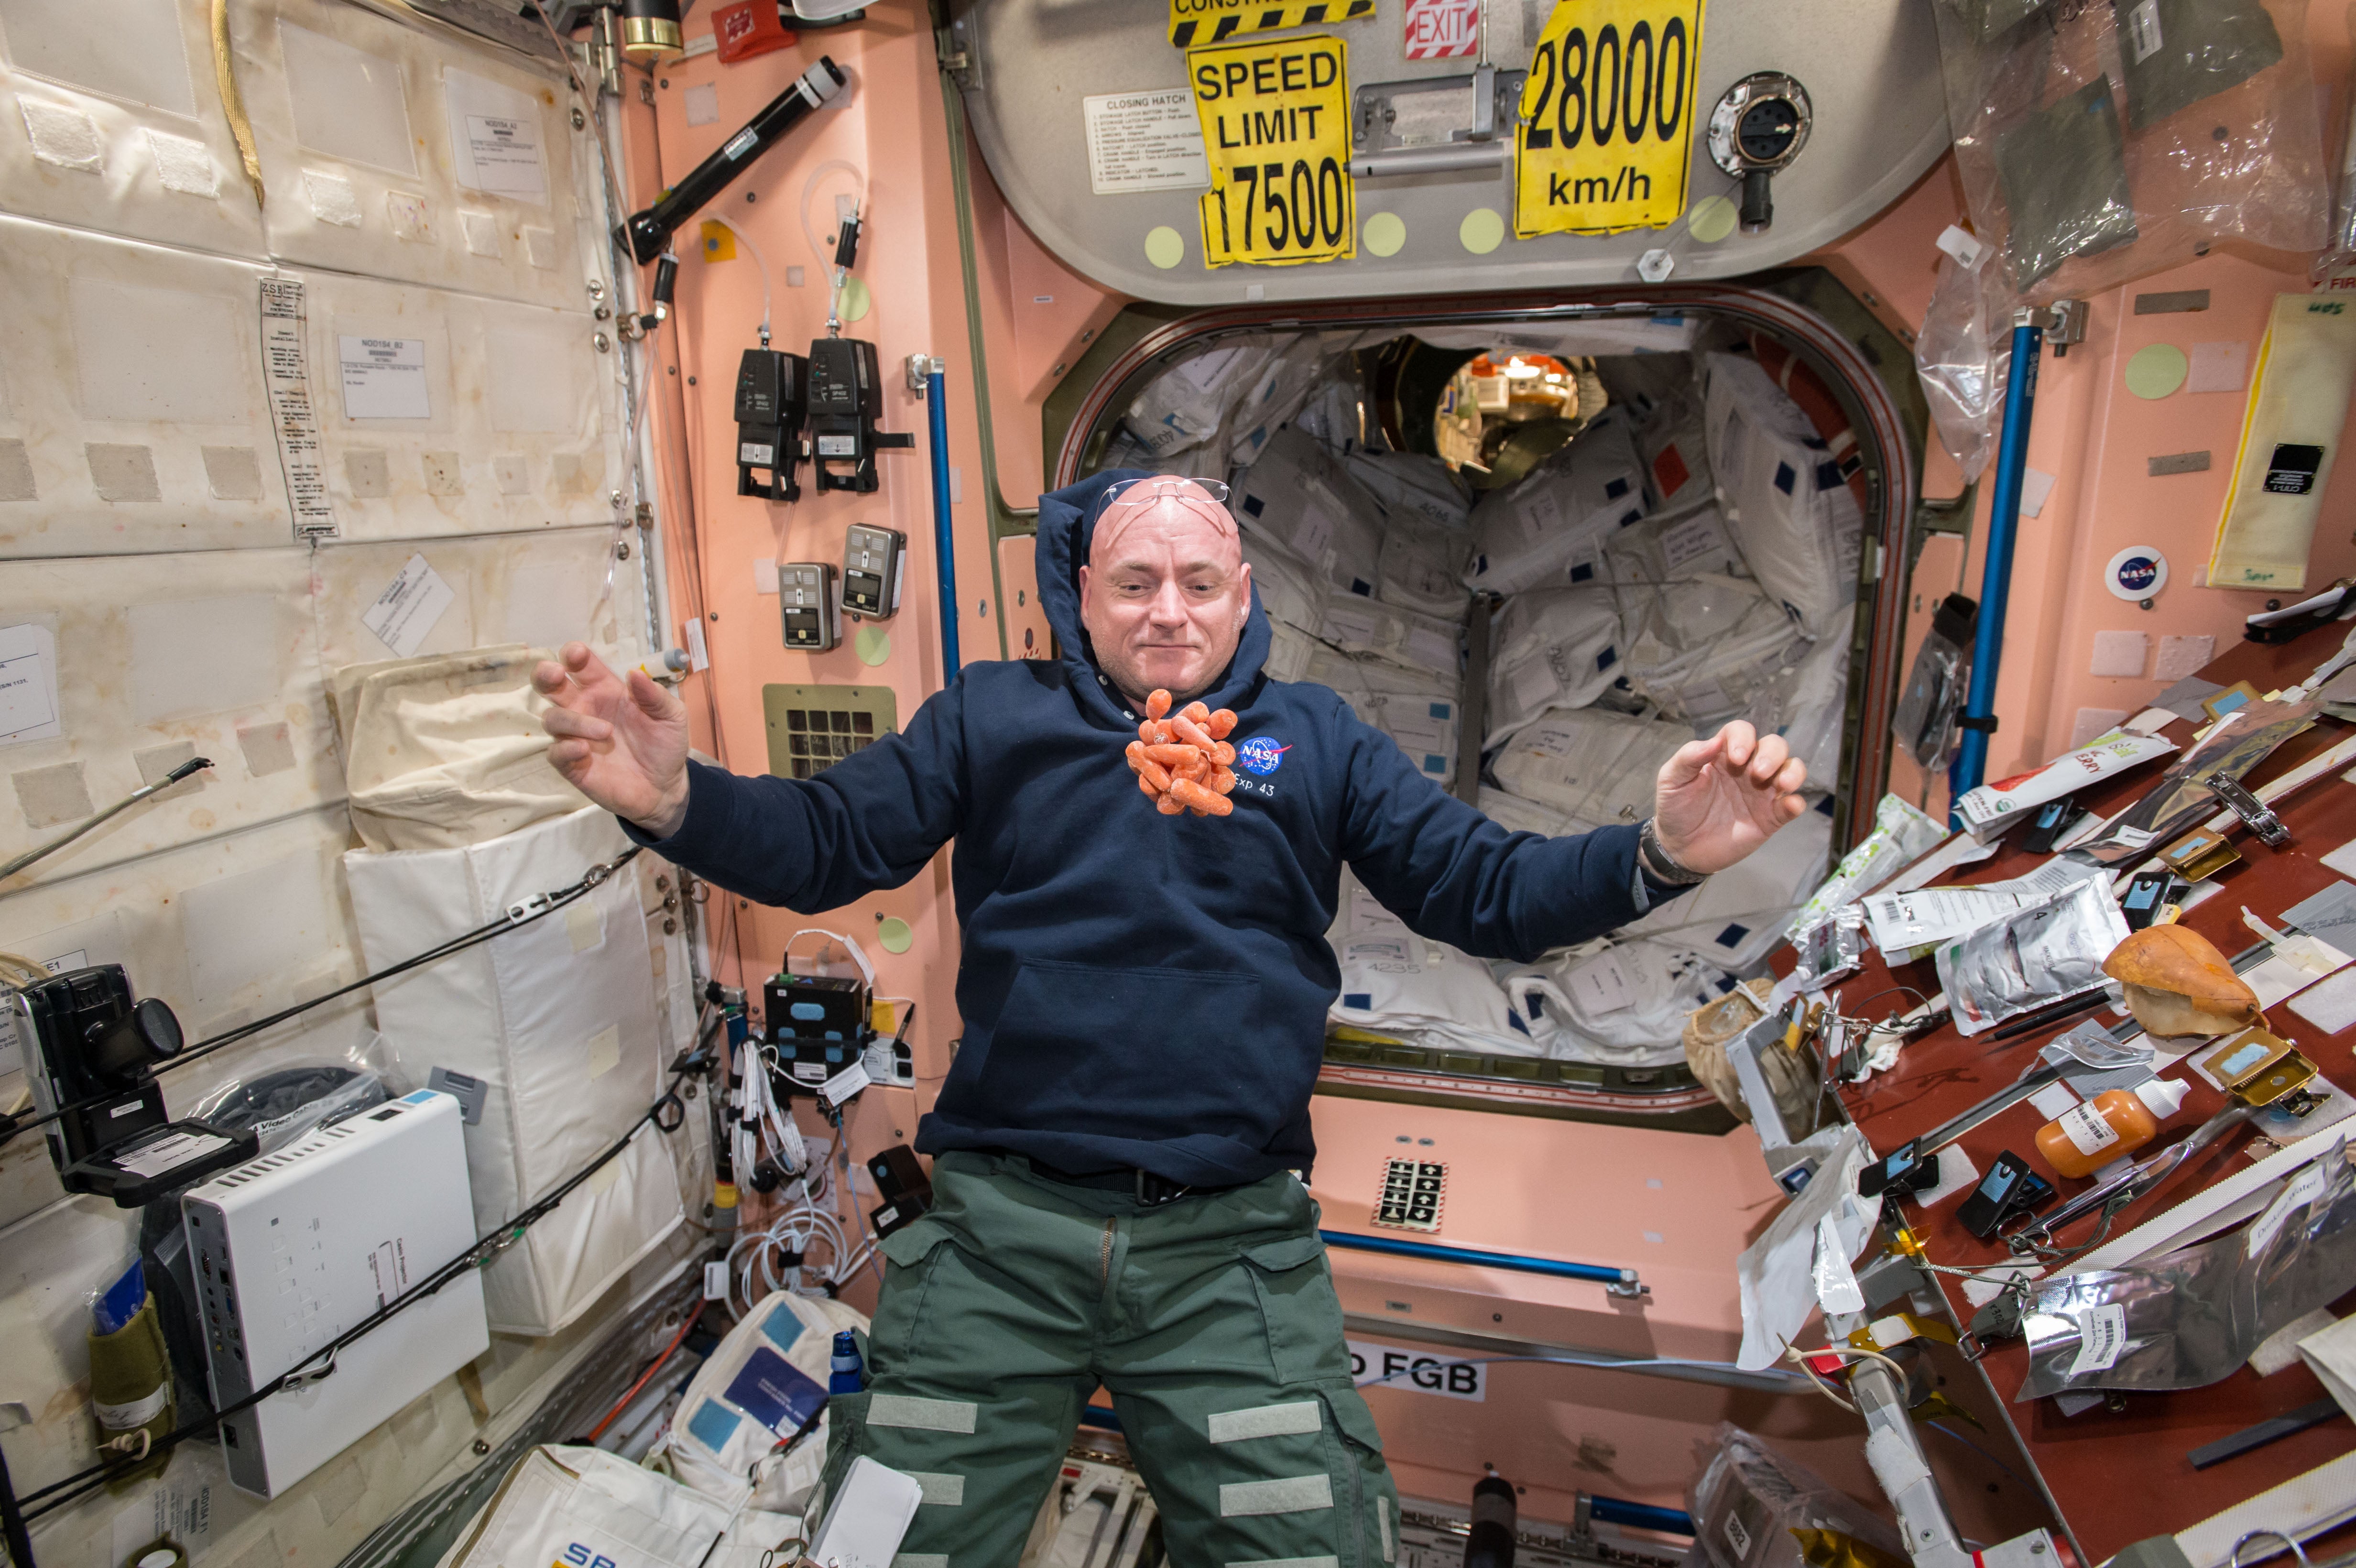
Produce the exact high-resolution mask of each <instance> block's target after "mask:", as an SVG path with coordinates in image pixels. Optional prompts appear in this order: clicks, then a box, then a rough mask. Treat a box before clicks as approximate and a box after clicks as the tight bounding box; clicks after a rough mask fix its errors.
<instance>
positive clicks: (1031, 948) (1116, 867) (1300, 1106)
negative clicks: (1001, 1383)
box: [633, 471, 1649, 1185]
mask: <svg viewBox="0 0 2356 1568" xmlns="http://www.w3.org/2000/svg"><path fill="white" fill-rule="evenodd" d="M1127 476H1130V475H1128V474H1127V473H1126V472H1125V471H1123V472H1113V473H1107V474H1101V475H1097V476H1096V477H1095V478H1092V479H1089V480H1087V481H1085V482H1083V483H1081V484H1078V485H1072V486H1070V487H1069V488H1067V489H1064V490H1059V491H1056V492H1055V493H1053V494H1051V495H1047V496H1042V497H1041V498H1040V503H1039V540H1038V555H1037V560H1038V572H1039V600H1040V603H1041V605H1042V606H1043V607H1044V609H1045V611H1046V613H1047V619H1048V622H1049V624H1052V625H1053V626H1054V627H1055V635H1056V637H1057V638H1058V639H1059V641H1060V644H1061V646H1062V649H1063V656H1062V658H1061V659H1060V660H1053V661H1050V660H1025V659H1017V660H1012V661H1009V662H1002V663H983V664H970V665H968V666H966V667H965V668H964V670H963V671H962V672H960V674H959V675H958V678H957V680H956V681H955V682H954V683H953V684H952V685H951V686H950V687H949V688H948V690H946V691H943V692H940V693H938V694H937V695H936V696H934V697H932V698H930V699H927V700H926V702H925V704H924V705H923V706H922V707H921V708H919V709H917V710H916V714H915V716H914V717H913V718H912V719H911V720H909V722H908V724H907V727H906V729H905V732H904V733H902V734H899V735H894V736H891V737H888V738H886V739H885V740H883V741H879V742H877V743H875V744H873V745H871V746H869V747H868V748H867V749H866V750H864V751H862V752H857V753H855V754H854V755H852V756H850V757H848V758H845V759H844V760H843V761H841V762H839V763H835V764H834V765H833V766H832V767H830V768H829V769H827V770H826V771H825V772H824V773H819V775H818V776H816V777H815V778H811V779H809V780H806V781H795V780H791V779H779V778H773V777H759V778H746V777H740V776H737V775H735V774H732V773H726V772H723V771H722V770H720V769H717V768H711V767H706V766H704V765H702V764H701V763H691V764H690V769H691V782H690V787H689V794H688V812H687V819H686V821H685V822H684V823H683V824H682V825H681V826H680V830H679V832H678V833H677V834H676V835H675V836H674V837H670V838H669V839H665V840H660V841H653V840H648V839H647V838H646V837H645V836H644V835H643V834H637V833H635V832H634V834H633V837H637V838H638V839H639V841H640V842H648V843H651V844H652V847H653V848H655V849H656V850H657V851H658V852H659V853H660V854H662V855H664V856H666V857H668V858H669V859H671V860H673V861H676V862H677V863H678V864H680V865H681V866H684V867H686V868H687V869H690V870H691V871H693V872H695V873H696V874H698V875H699V876H703V877H707V878H709V879H711V880H712V881H713V882H716V883H718V884H719V885H720V886H721V887H723V888H727V889H729V890H731V891H734V892H736V893H738V894H740V895H742V896H744V897H746V898H752V899H757V900H759V901H762V902H763V903H767V904H783V905H785V906H786V907H787V908H789V909H792V910H795V911H798V912H802V913H805V914H816V913H818V912H821V911H825V910H830V909H835V908H837V907H839V906H841V905H842V904H846V903H849V902H850V901H852V900H854V899H856V898H859V897H860V896H862V894H865V893H869V892H872V891H875V890H877V889H879V888H896V887H898V886H900V885H901V884H902V883H904V882H906V881H907V880H910V879H911V878H913V877H915V876H916V874H917V872H919V871H920V870H922V869H924V868H925V866H926V863H927V862H928V861H930V860H931V859H932V858H933V855H934V854H935V852H936V851H937V850H938V849H939V848H941V846H942V845H944V844H946V843H948V841H949V840H950V839H952V838H954V839H956V840H957V848H956V850H955V852H954V854H953V857H952V872H953V878H952V880H953V885H954V888H955V891H956V897H957V914H958V924H959V926H960V928H961V929H962V931H963V933H964V952H963V955H962V956H961V959H960V962H959V965H958V983H957V999H958V1012H959V1014H960V1015H961V1016H962V1018H963V1019H964V1038H963V1040H962V1041H961V1042H960V1044H959V1046H958V1051H957V1055H956V1060H955V1061H954V1063H953V1064H952V1066H951V1067H950V1070H949V1074H948V1081H947V1082H946V1083H944V1084H943V1085H942V1088H941V1093H940V1099H939V1102H938V1104H937V1105H936V1106H935V1108H934V1110H933V1112H932V1113H931V1114H930V1115H927V1116H926V1117H925V1118H924V1120H923V1123H922V1124H921V1125H920V1127H919V1130H918V1132H917V1135H916V1147H917V1148H918V1149H919V1150H921V1151H922V1152H924V1153H926V1154H938V1153H940V1152H942V1151H943V1150H946V1149H1002V1150H1008V1151H1011V1152H1013V1153H1017V1154H1024V1155H1030V1156H1033V1157H1036V1158H1038V1159H1040V1160H1043V1161H1044V1162H1045V1163H1047V1164H1049V1165H1051V1166H1054V1167H1055V1168H1061V1169H1064V1170H1067V1171H1073V1172H1078V1173H1086V1172H1093V1171H1101V1170H1110V1169H1118V1168H1124V1167H1137V1168H1143V1169H1146V1170H1150V1171H1151V1172H1153V1173H1154V1174H1156V1175H1158V1176H1162V1177H1164V1178H1167V1179H1171V1180H1173V1181H1180V1182H1187V1183H1194V1184H1200V1185H1215V1184H1224V1183H1232V1182H1244V1181H1252V1180H1256V1179H1258V1178H1260V1177H1264V1176H1268V1175H1270V1174H1272V1173H1274V1172H1276V1171H1279V1170H1282V1169H1286V1168H1301V1169H1303V1170H1305V1169H1306V1168H1307V1167H1308V1165H1309V1163H1310V1159H1311V1157H1312V1155H1313V1153H1314V1152H1315V1151H1314V1146H1313V1145H1312V1141H1311V1137H1310V1128H1309V1096H1310V1091H1311V1089H1312V1087H1313V1086H1314V1084H1315V1082H1316V1078H1317V1070H1318V1064H1319V1062H1320V1061H1321V1060H1322V1059H1323V1051H1324V1036H1325V1011H1326V1008H1328V1007H1329V1006H1330V1005H1331V1004H1332V1003H1333V998H1334V996H1335V994H1336V991H1337V988H1338V984H1339V979H1340V972H1339V969H1338V967H1337V965H1335V962H1334V958H1333V949H1332V948H1331V947H1329V946H1328V945H1327V944H1326V941H1325V932H1326V928H1327V927H1328V926H1330V925H1331V924H1332V923H1333V913H1334V901H1335V899H1336V897H1337V894H1338V884H1339V879H1340V876H1341V871H1342V867H1343V865H1344V863H1345V862H1346V863H1347V864H1348V865H1349V866H1350V867H1351V868H1352V869H1355V871H1356V873H1357V875H1358V879H1359V880H1360V881H1362V882H1364V883H1365V886H1366V888H1367V890H1368V891H1371V892H1372V893H1373V894H1374V895H1375V897H1376V898H1377V899H1379V900H1381V901H1382V903H1383V904H1384V906H1385V907H1386V908H1387V909H1389V910H1391V911H1392V912H1394V913H1396V914H1398V916H1399V917H1400V918H1401V919H1403V920H1405V921H1406V922H1407V923H1408V925H1409V926H1411V927H1413V928H1414V929H1415V930H1417V931H1418V932H1420V933H1423V934H1425V935H1427V936H1430V937H1433V938H1436V939H1437V940H1439V941H1441V942H1446V943H1450V944H1453V945H1455V946H1457V947H1461V948H1462V949H1464V950H1465V951H1466V952H1468V953H1472V954H1475V955H1480V956H1483V957H1499V958H1510V959H1515V960H1527V959H1530V958H1533V957H1536V956H1537V955H1538V954H1539V953H1541V952H1544V951H1545V950H1546V949H1547V948H1550V947H1560V946H1563V945H1564V944H1569V943H1574V942H1580V941H1584V940H1586V939H1587V938H1589V937H1591V936H1595V935H1597V934H1600V933H1602V932H1605V931H1609V930H1611V929H1612V927H1614V926H1617V925H1622V924H1625V923H1627V922H1629V921H1631V920H1633V919H1634V918H1635V917H1636V916H1637V915H1638V914H1639V913H1640V912H1641V911H1640V910H1639V908H1638V905H1637V900H1638V898H1639V896H1640V894H1639V892H1638V890H1637V882H1636V871H1635V856H1636V829H1635V828H1633V827H1606V828H1603V829H1601V830H1600V831H1598V832H1594V833H1590V834H1586V835H1583V836H1581V837H1569V838H1546V837H1540V836H1538V835H1537V834H1534V833H1509V832H1507V831H1506V830H1505V829H1504V828H1503V827H1498V826H1497V825H1496V824H1495V823H1494V822H1491V821H1490V820H1489V819H1488V818H1487V817H1485V816H1482V815H1481V814H1480V813H1479V812H1478V811H1475V810H1474V809H1473V808H1472V806H1470V805H1465V804H1464V803H1463V802H1462V801H1461V800H1458V799H1456V798H1455V797H1454V796H1452V795H1449V794H1447V793H1446V792H1445V791H1443V790H1442V789H1441V788H1440V786H1439V785H1438V784H1434V783H1433V782H1432V781H1431V780H1430V779H1429V778H1427V777H1425V776H1424V775H1423V774H1422V773H1419V772H1418V771H1417V770H1416V768H1415V766H1414V764H1412V763H1410V762H1409V761H1408V758H1407V756H1406V754H1405V753H1404V752H1401V751H1400V750H1399V749H1398V745H1396V744H1395V743H1394V742H1393V741H1391V740H1390V738H1389V737H1388V736H1387V735H1385V734H1384V733H1382V731H1378V730H1376V729H1373V728H1370V727H1369V726H1367V725H1366V724H1365V723H1362V722H1361V721H1360V720H1358V719H1357V717H1356V716H1355V715H1354V714H1353V713H1352V712H1351V711H1350V709H1349V706H1348V705H1347V704H1346V703H1344V701H1343V700H1342V699H1340V698H1339V697H1337V696H1335V695H1334V694H1333V691H1332V690H1330V689H1329V688H1325V687H1323V686H1312V685H1308V684H1305V683H1294V682H1286V681H1278V680H1270V679H1269V678H1268V677H1266V676H1264V675H1263V674H1262V673H1261V669H1260V667H1261V663H1262V661H1263V660H1264V659H1265V658H1266V657H1267V655H1268V650H1269V623H1268V616H1267V614H1266V613H1265V612H1264V611H1263V609H1262V608H1261V605H1260V603H1259V602H1258V592H1257V591H1255V592H1254V595H1253V604H1252V611H1251V617H1250V620H1249V622H1248V624H1247V626H1246V628H1245V631H1244V635H1243V640H1242V643H1241V645H1240V646H1238V647H1237V650H1236V656H1235V660H1234V662H1233V663H1231V664H1230V665H1229V666H1228V667H1227V668H1226V671H1225V672H1223V673H1222V674H1221V675H1220V677H1219V678H1218V680H1217V682H1216V684H1215V687H1214V688H1213V689H1212V690H1210V691H1209V692H1207V693H1205V694H1204V698H1203V700H1204V701H1205V702H1207V703H1209V704H1210V705H1211V706H1212V707H1213V708H1232V709H1235V711H1236V713H1237V720H1238V721H1237V725H1236V729H1235V731H1234V733H1233V734H1232V735H1230V736H1229V737H1228V738H1229V740H1231V741H1233V742H1235V744H1236V748H1237V753H1238V756H1237V767H1236V778H1237V783H1236V790H1235V794H1234V795H1233V796H1232V799H1233V800H1234V803H1235V811H1234V815H1232V816H1225V817H1219V816H1205V817H1197V816H1192V815H1186V816H1162V815H1161V814H1160V813H1159V812H1158V811H1157V810H1156V809H1155V807H1154V803H1153V802H1152V801H1151V800H1150V799H1149V798H1147V797H1146V795H1144V794H1143V793H1142V792H1141V790H1140V789H1139V788H1138V784H1137V778H1136V775H1135V774H1133V773H1130V769H1129V764H1128V763H1127V761H1126V760H1125V758H1124V757H1123V755H1122V750H1123V748H1124V747H1125V746H1126V745H1127V744H1128V743H1129V742H1130V741H1131V740H1134V739H1135V738H1136V735H1137V725H1138V720H1139V717H1140V716H1139V715H1137V714H1133V713H1131V712H1130V711H1129V709H1128V705H1127V702H1126V699H1123V698H1122V697H1121V695H1120V693H1119V690H1118V688H1114V687H1113V686H1111V685H1110V684H1109V683H1108V682H1107V680H1106V679H1105V677H1103V676H1102V675H1100V674H1099V673H1098V670H1097V667H1096V666H1095V664H1094V663H1093V662H1092V661H1091V657H1090V654H1089V645H1088V641H1087V635H1086V634H1085V633H1084V632H1083V631H1082V630H1081V626H1080V604H1079V586H1078V575H1077V574H1078V569H1079V567H1080V565H1081V564H1082V563H1083V562H1084V561H1085V560H1087V547H1088V539H1089V537H1090V535H1091V534H1092V532H1093V531H1094V528H1095V523H1096V516H1097V513H1098V511H1100V510H1101V509H1102V504H1103V496H1104V492H1105V489H1106V487H1107V486H1108V485H1109V484H1110V483H1111V482H1112V481H1114V480H1116V479H1119V478H1122V477H1127ZM1647 891H1649V890H1647Z"/></svg>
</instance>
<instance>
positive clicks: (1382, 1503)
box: [1375, 1497, 1398, 1563]
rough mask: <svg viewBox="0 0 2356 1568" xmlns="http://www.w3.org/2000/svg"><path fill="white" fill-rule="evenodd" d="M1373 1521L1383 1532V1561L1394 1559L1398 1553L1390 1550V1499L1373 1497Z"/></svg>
mask: <svg viewBox="0 0 2356 1568" xmlns="http://www.w3.org/2000/svg"><path fill="white" fill-rule="evenodd" d="M1375 1523H1376V1525H1378V1526H1380V1527H1381V1529H1382V1532H1383V1561H1384V1562H1386V1563H1389V1562H1393V1561H1395V1560H1396V1558H1397V1555H1398V1554H1397V1553H1396V1552H1393V1551H1392V1550H1391V1499H1388V1498H1383V1497H1378V1498H1376V1499H1375Z"/></svg>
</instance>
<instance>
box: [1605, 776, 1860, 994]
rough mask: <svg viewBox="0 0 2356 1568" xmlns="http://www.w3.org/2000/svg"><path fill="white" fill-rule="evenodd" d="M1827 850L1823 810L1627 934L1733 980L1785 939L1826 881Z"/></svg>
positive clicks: (1829, 823) (1829, 825) (1829, 831)
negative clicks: (1679, 950) (1688, 953)
mask: <svg viewBox="0 0 2356 1568" xmlns="http://www.w3.org/2000/svg"><path fill="white" fill-rule="evenodd" d="M1832 843H1833V819H1832V816H1831V815H1830V814H1829V813H1828V812H1826V811H1824V810H1822V809H1817V810H1813V811H1809V812H1806V813H1804V814H1803V815H1802V816H1801V817H1800V819H1799V820H1798V821H1797V822H1793V823H1788V824H1786V825H1785V826H1784V827H1782V828H1779V829H1778V830H1777V831H1776V832H1775V834H1774V835H1773V836H1772V837H1770V838H1769V839H1768V840H1767V842H1766V843H1765V844H1763V845H1762V846H1761V847H1760V848H1759V849H1758V850H1757V851H1756V852H1755V853H1753V854H1752V855H1751V857H1750V859H1746V860H1743V861H1741V862H1740V863H1739V864H1736V865H1733V866H1730V867H1729V868H1728V869H1725V870H1723V871H1720V872H1719V873H1718V874H1717V875H1716V876H1714V877H1712V878H1710V880H1708V881H1706V882H1704V883H1703V884H1702V885H1701V886H1699V887H1697V888H1696V889H1695V890H1694V891H1691V892H1689V893H1687V894H1686V895H1685V896H1683V897H1682V898H1676V899H1671V900H1669V901H1667V902H1666V903H1664V904H1661V905H1659V906H1658V907H1656V908H1655V910H1654V911H1653V912H1652V913H1650V914H1648V915H1646V916H1644V918H1643V919H1642V920H1639V921H1637V922H1636V923H1634V924H1633V925H1631V926H1628V927H1626V928H1625V929H1626V930H1627V931H1629V932H1631V933H1635V934H1639V935H1644V936H1648V937H1652V938H1654V939H1655V940H1656V941H1660V942H1665V943H1669V944H1675V945H1678V946H1683V947H1689V948H1691V949H1692V950H1693V951H1695V952H1697V953H1698V954H1700V955H1703V956H1704V957H1706V958H1708V960H1709V961H1710V962H1711V963H1713V964H1717V965H1720V966H1722V967H1724V968H1726V969H1730V970H1733V971H1735V972H1737V973H1741V972H1744V971H1748V970H1751V969H1752V968H1753V967H1754V966H1755V965H1758V964H1759V963H1760V962H1761V961H1762V960H1763V959H1764V958H1765V957H1766V956H1767V955H1769V954H1770V953H1772V952H1773V951H1774V950H1775V946H1776V944H1778V943H1780V942H1782V941H1783V933H1784V932H1786V931H1788V930H1789V929H1790V928H1791V924H1792V916H1793V915H1794V913H1796V912H1798V910H1799V907H1800V905H1801V904H1802V903H1803V902H1804V901H1806V900H1807V896H1808V894H1809V892H1810V891H1813V890H1814V889H1815V885H1816V884H1817V883H1818V882H1821V881H1823V880H1824V879H1825V867H1826V862H1827V860H1828V859H1830V855H1831V851H1832Z"/></svg>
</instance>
